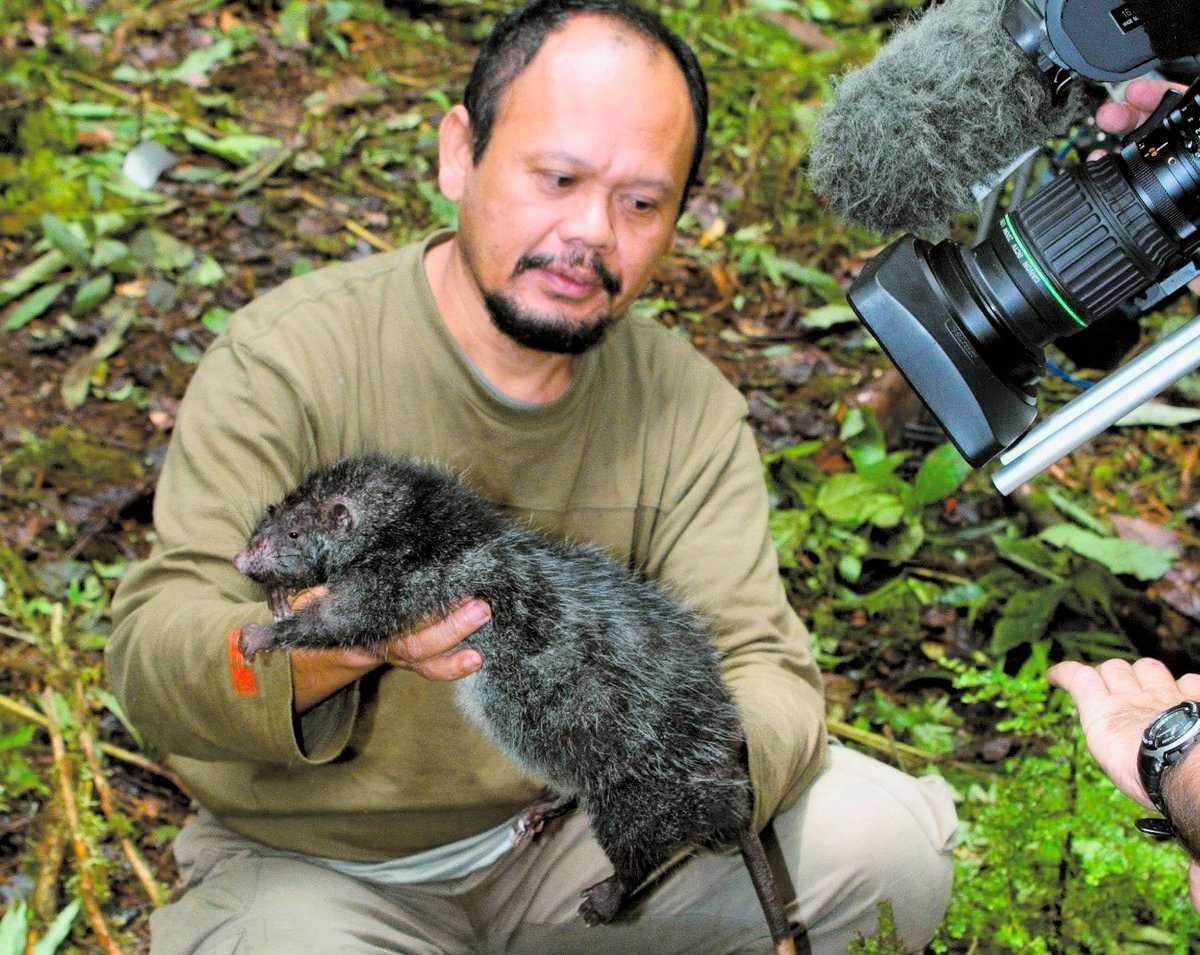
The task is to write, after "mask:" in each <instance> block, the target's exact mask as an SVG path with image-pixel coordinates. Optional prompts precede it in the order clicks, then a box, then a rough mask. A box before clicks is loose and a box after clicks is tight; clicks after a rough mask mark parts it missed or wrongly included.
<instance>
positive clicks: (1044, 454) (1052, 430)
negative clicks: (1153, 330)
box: [992, 318, 1200, 494]
mask: <svg viewBox="0 0 1200 955" xmlns="http://www.w3.org/2000/svg"><path fill="white" fill-rule="evenodd" d="M1196 368H1200V318H1193V319H1192V320H1191V321H1190V322H1188V324H1186V325H1184V326H1183V328H1181V329H1179V330H1178V331H1177V332H1175V333H1174V334H1172V335H1169V336H1167V337H1166V338H1164V339H1163V340H1162V341H1161V342H1159V343H1158V344H1157V345H1155V346H1154V347H1153V348H1150V349H1148V350H1146V351H1145V352H1143V353H1142V354H1141V355H1139V356H1138V357H1137V358H1135V359H1133V360H1132V361H1129V362H1126V363H1125V364H1124V365H1122V366H1121V367H1120V368H1118V369H1117V370H1116V371H1114V372H1113V373H1112V374H1111V375H1109V376H1107V377H1106V378H1105V379H1104V380H1103V381H1101V382H1100V383H1098V384H1096V385H1093V386H1092V387H1091V388H1089V389H1088V390H1087V391H1085V392H1084V393H1083V394H1081V395H1080V396H1079V397H1077V398H1076V399H1075V400H1074V401H1071V402H1070V403H1069V404H1066V405H1064V406H1063V407H1062V408H1060V409H1059V410H1058V411H1056V412H1055V413H1054V414H1052V415H1051V416H1050V417H1049V418H1047V419H1046V420H1045V421H1043V422H1042V423H1041V424H1039V425H1038V426H1037V427H1036V428H1034V429H1033V430H1032V431H1030V432H1029V434H1027V435H1026V436H1025V437H1024V438H1022V439H1021V440H1020V441H1018V442H1017V443H1016V444H1014V445H1013V446H1012V447H1011V448H1009V449H1008V450H1007V451H1006V452H1004V454H1002V455H1001V456H1000V463H1001V464H1002V465H1003V467H1001V468H1000V469H999V470H998V471H996V473H995V474H993V475H992V483H993V484H995V485H996V488H997V490H999V491H1000V493H1001V494H1011V493H1012V492H1013V491H1015V490H1016V489H1017V488H1018V487H1020V486H1021V485H1022V484H1024V483H1025V482H1026V481H1028V480H1029V479H1030V478H1032V477H1034V476H1036V475H1038V474H1041V473H1042V472H1043V471H1044V470H1046V468H1048V467H1050V465H1052V464H1053V463H1054V462H1055V461H1057V460H1058V459H1059V458H1062V457H1065V456H1066V455H1068V454H1070V453H1071V452H1072V451H1074V450H1075V449H1076V448H1077V447H1079V446H1080V445H1081V444H1083V443H1084V442H1085V441H1088V440H1089V439H1091V438H1094V437H1095V436H1096V435H1098V434H1099V433H1100V432H1101V431H1104V430H1105V429H1106V428H1108V427H1109V426H1110V425H1112V424H1114V423H1116V422H1117V421H1120V420H1121V418H1123V417H1125V415H1127V414H1129V412H1131V411H1132V410H1133V409H1134V408H1137V407H1138V406H1139V405H1142V404H1144V403H1145V402H1147V401H1149V400H1150V399H1151V398H1153V397H1154V396H1155V395H1157V394H1158V393H1159V392H1161V391H1163V390H1164V389H1166V388H1167V387H1169V386H1170V385H1172V384H1173V383H1174V382H1175V381H1176V380H1177V379H1179V378H1182V377H1183V376H1184V375H1186V374H1187V373H1188V372H1190V371H1193V370H1195V369H1196Z"/></svg>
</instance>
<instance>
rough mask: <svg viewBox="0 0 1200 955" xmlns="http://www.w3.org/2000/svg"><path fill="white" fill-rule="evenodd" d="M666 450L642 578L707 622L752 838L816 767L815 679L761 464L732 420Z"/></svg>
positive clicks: (821, 745)
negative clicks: (746, 766) (739, 739)
mask: <svg viewBox="0 0 1200 955" xmlns="http://www.w3.org/2000/svg"><path fill="white" fill-rule="evenodd" d="M739 401H740V399H739ZM742 407H743V408H744V404H743V405H742ZM723 417H724V416H723ZM725 420H728V418H726V419H725ZM676 446H677V447H681V448H683V449H685V450H683V451H682V452H681V454H682V459H681V460H680V461H679V462H678V463H677V465H676V466H675V467H674V468H672V471H673V473H674V475H676V476H675V477H673V478H672V479H671V481H670V484H669V485H668V489H667V490H668V494H667V495H666V496H665V500H664V505H665V506H664V509H663V512H662V513H661V514H660V515H659V518H658V520H657V521H656V525H655V529H654V534H653V537H652V540H651V547H650V559H649V562H648V565H647V567H646V571H647V573H648V575H649V576H651V577H653V578H657V579H662V580H664V581H668V582H669V583H670V584H671V585H672V586H673V587H675V588H677V591H678V592H679V594H680V596H682V597H683V599H685V600H686V601H688V602H689V603H691V605H692V606H695V607H697V608H698V609H700V610H702V611H703V612H704V613H706V614H708V615H709V616H710V618H711V619H712V621H713V632H714V637H715V640H716V643H717V646H718V649H719V650H720V651H721V653H722V657H723V665H722V666H723V672H724V676H725V681H726V683H727V685H728V686H729V688H730V691H731V692H732V694H733V697H734V699H735V701H736V702H737V705H738V709H739V711H740V713H741V718H742V724H743V728H744V731H745V734H746V741H747V748H748V750H749V758H750V777H751V780H752V782H753V784H754V791H755V813H754V818H755V824H756V826H757V827H758V828H760V829H761V828H762V827H763V826H765V825H766V823H767V821H768V820H769V819H770V818H771V817H772V816H773V815H775V813H776V812H777V811H778V810H779V809H780V808H788V807H789V806H790V805H792V804H793V803H794V802H795V801H796V799H798V798H799V796H800V794H801V792H802V791H803V790H804V789H805V788H807V786H808V785H809V783H811V782H812V780H813V778H814V777H815V776H816V774H817V772H818V771H819V769H820V767H821V763H822V760H823V759H824V755H825V744H826V739H825V704H824V697H823V693H822V688H821V677H820V673H819V671H818V669H817V666H816V663H815V661H814V660H813V656H812V649H811V644H812V640H811V638H810V636H809V633H808V631H807V630H806V629H805V627H804V624H803V623H801V622H800V619H799V618H798V617H797V616H796V614H795V612H794V611H793V610H792V608H791V606H790V605H789V604H788V601H787V596H786V594H785V593H784V589H783V582H782V580H781V579H780V576H779V565H778V561H777V558H776V555H775V549H774V546H773V544H772V542H771V537H770V534H769V532H768V528H767V518H768V507H767V495H766V485H765V482H764V481H763V472H762V461H761V458H760V457H759V454H758V449H757V447H756V445H755V442H754V436H753V434H752V432H751V430H750V427H749V425H748V424H747V423H746V421H745V419H744V417H743V418H740V419H739V420H738V421H737V422H736V423H735V424H733V425H732V426H727V427H726V428H725V430H724V432H723V433H718V434H717V435H716V436H715V438H714V436H712V435H711V434H710V435H708V436H707V440H705V439H704V438H702V437H701V435H700V434H696V435H693V436H692V439H691V440H688V441H682V442H677V444H676Z"/></svg>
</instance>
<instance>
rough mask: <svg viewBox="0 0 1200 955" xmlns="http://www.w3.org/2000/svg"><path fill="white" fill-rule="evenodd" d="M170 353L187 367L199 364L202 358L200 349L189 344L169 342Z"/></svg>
mask: <svg viewBox="0 0 1200 955" xmlns="http://www.w3.org/2000/svg"><path fill="white" fill-rule="evenodd" d="M171 352H172V353H173V354H174V355H175V357H176V358H178V359H179V360H180V361H182V362H184V363H186V364H188V365H196V364H199V363H200V359H201V358H203V357H204V356H203V354H202V353H201V351H200V349H199V348H197V347H196V346H195V345H193V344H191V343H190V342H171Z"/></svg>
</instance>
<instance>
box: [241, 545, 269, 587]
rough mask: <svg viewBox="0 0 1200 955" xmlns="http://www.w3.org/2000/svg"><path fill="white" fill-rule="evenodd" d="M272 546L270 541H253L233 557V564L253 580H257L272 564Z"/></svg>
mask: <svg viewBox="0 0 1200 955" xmlns="http://www.w3.org/2000/svg"><path fill="white" fill-rule="evenodd" d="M270 551H271V546H270V543H269V542H268V541H265V540H260V541H257V542H255V541H252V542H251V543H249V544H247V545H246V547H245V548H243V549H242V551H241V552H240V553H239V554H238V555H237V556H236V557H234V558H233V566H234V567H236V568H237V569H238V572H239V573H243V574H245V575H246V576H247V577H249V578H250V579H251V580H257V579H258V578H259V577H261V576H262V575H263V574H264V573H265V572H266V571H267V569H268V567H269V565H270V557H271V554H270Z"/></svg>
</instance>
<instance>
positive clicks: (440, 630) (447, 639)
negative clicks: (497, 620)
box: [389, 600, 491, 664]
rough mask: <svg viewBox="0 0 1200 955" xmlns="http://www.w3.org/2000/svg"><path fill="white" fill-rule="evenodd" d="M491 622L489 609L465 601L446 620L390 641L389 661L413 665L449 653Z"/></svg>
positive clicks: (480, 601) (484, 605) (483, 605)
mask: <svg viewBox="0 0 1200 955" xmlns="http://www.w3.org/2000/svg"><path fill="white" fill-rule="evenodd" d="M489 619H491V608H489V607H488V605H487V604H486V603H484V602H483V601H482V600H469V601H467V602H466V603H465V604H463V605H462V606H461V607H456V608H455V609H454V610H452V611H451V612H450V613H449V614H448V615H447V616H446V617H444V618H443V619H441V620H439V621H437V622H436V623H433V624H430V625H429V626H427V627H422V628H421V629H420V630H416V631H414V632H413V633H407V634H404V635H403V636H400V637H396V638H395V639H393V640H392V646H391V649H390V652H389V659H391V658H396V659H398V660H399V661H401V662H403V663H408V664H413V663H419V662H421V661H424V660H429V659H432V658H433V657H437V656H440V655H441V654H443V653H445V652H446V651H447V650H451V649H453V648H454V647H456V646H457V645H458V644H459V643H461V642H462V641H463V640H465V639H466V638H467V637H469V636H470V635H471V634H473V633H474V632H475V631H476V630H478V629H479V628H480V627H481V626H483V625H484V624H485V623H487V621H488V620H489Z"/></svg>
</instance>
